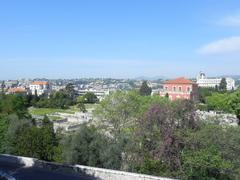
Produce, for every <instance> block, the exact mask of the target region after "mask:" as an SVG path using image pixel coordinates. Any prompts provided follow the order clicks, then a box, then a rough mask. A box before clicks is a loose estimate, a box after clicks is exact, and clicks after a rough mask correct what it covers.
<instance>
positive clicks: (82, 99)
mask: <svg viewBox="0 0 240 180" xmlns="http://www.w3.org/2000/svg"><path fill="white" fill-rule="evenodd" d="M98 101H99V99H98V98H97V96H96V95H95V94H94V93H93V92H87V93H86V94H84V95H83V96H79V97H78V98H77V102H78V103H89V104H94V103H97V102H98Z"/></svg>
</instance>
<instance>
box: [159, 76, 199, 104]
mask: <svg viewBox="0 0 240 180" xmlns="http://www.w3.org/2000/svg"><path fill="white" fill-rule="evenodd" d="M197 89H198V88H197V84H196V83H194V82H193V81H191V80H188V79H185V78H183V77H181V78H177V79H173V80H169V81H165V82H164V83H163V90H162V91H160V96H166V95H167V94H168V97H169V99H171V100H176V99H191V100H194V101H196V100H197V98H198V93H197Z"/></svg>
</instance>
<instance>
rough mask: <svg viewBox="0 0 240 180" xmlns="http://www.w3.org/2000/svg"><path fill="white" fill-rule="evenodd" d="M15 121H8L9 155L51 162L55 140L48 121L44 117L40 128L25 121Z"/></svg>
mask: <svg viewBox="0 0 240 180" xmlns="http://www.w3.org/2000/svg"><path fill="white" fill-rule="evenodd" d="M15 120H16V119H14V120H12V121H10V126H9V130H8V139H9V142H8V151H9V153H12V154H16V155H20V156H28V157H35V158H39V159H42V160H47V161H51V160H53V157H54V147H55V146H56V139H55V134H54V131H53V126H52V123H50V121H49V119H48V118H47V117H45V118H44V119H43V122H42V127H40V128H39V127H36V126H35V125H34V124H33V123H32V122H31V121H30V120H27V119H19V120H18V121H17V122H15Z"/></svg>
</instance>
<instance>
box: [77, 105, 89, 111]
mask: <svg viewBox="0 0 240 180" xmlns="http://www.w3.org/2000/svg"><path fill="white" fill-rule="evenodd" d="M78 108H79V110H80V111H81V112H83V113H85V112H87V109H86V107H85V104H84V103H79V104H78Z"/></svg>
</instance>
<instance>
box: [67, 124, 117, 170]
mask: <svg viewBox="0 0 240 180" xmlns="http://www.w3.org/2000/svg"><path fill="white" fill-rule="evenodd" d="M119 147H120V146H119ZM119 147H118V146H117V143H111V141H110V140H109V139H108V138H107V137H106V136H104V135H103V134H101V133H99V132H97V129H96V128H95V127H93V126H91V127H88V126H86V125H83V126H82V127H81V128H80V129H79V131H77V133H76V134H73V135H69V136H68V137H67V138H65V139H64V141H63V161H64V162H67V163H71V164H83V165H88V166H97V167H104V168H112V169H119V168H120V159H121V148H119Z"/></svg>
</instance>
